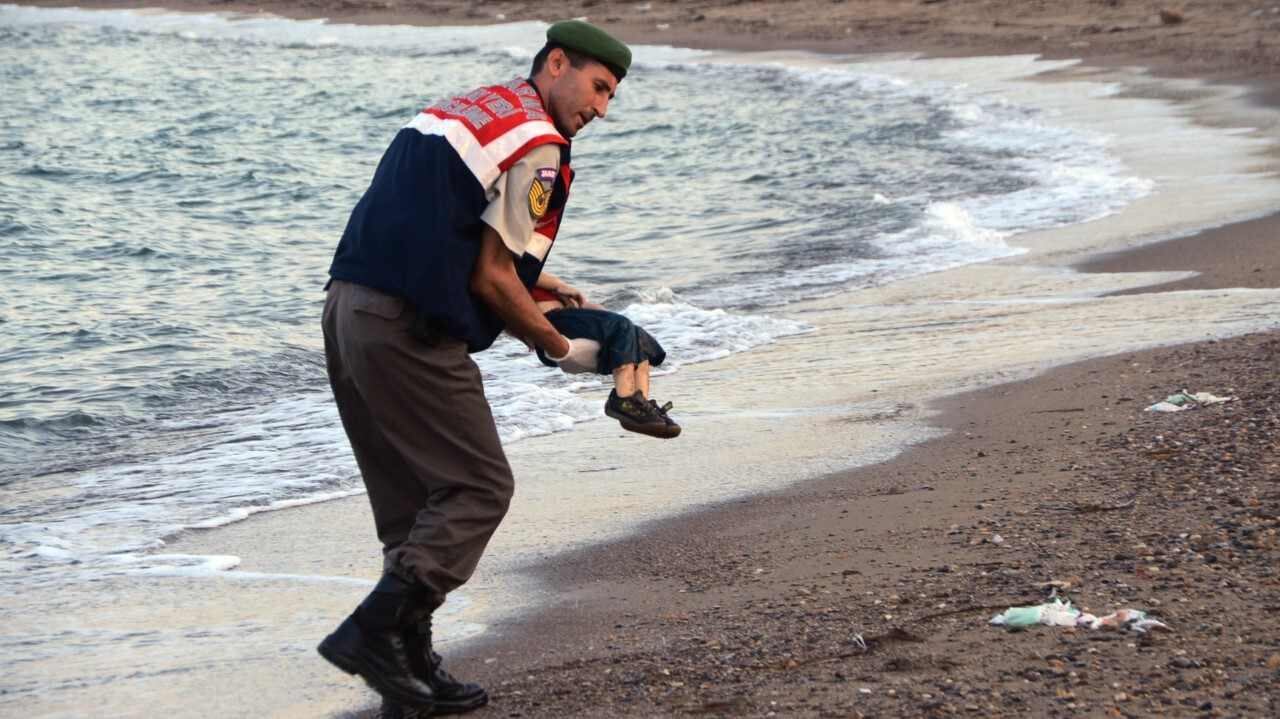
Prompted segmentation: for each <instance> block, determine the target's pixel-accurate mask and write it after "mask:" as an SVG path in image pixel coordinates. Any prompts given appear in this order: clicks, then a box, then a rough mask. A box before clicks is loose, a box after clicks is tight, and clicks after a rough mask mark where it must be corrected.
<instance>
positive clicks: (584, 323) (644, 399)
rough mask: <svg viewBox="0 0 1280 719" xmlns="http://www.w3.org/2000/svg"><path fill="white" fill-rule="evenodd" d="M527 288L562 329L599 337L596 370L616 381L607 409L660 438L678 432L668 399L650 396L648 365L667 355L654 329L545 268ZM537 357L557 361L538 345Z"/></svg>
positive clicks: (626, 424) (625, 426) (629, 424)
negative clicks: (595, 300) (600, 302)
mask: <svg viewBox="0 0 1280 719" xmlns="http://www.w3.org/2000/svg"><path fill="white" fill-rule="evenodd" d="M530 293H531V294H532V295H533V299H534V301H536V302H537V303H538V309H540V310H542V311H543V313H544V315H545V316H546V318H547V321H548V322H550V323H551V325H552V326H553V327H555V328H556V329H557V330H559V331H560V334H562V335H564V336H565V337H568V338H569V339H582V338H585V339H591V340H595V341H596V342H599V343H600V354H599V358H598V366H597V368H596V372H597V373H598V374H607V375H613V384H614V389H613V391H612V392H610V393H609V399H608V401H606V402H605V405H604V412H605V414H607V415H608V416H610V417H612V418H614V419H616V420H618V421H619V422H620V423H621V424H622V428H623V429H626V430H628V431H631V432H639V433H641V434H647V435H650V436H653V437H661V438H664V439H669V438H671V437H675V436H677V435H679V434H680V425H679V424H676V422H675V420H673V419H671V417H669V416H668V415H667V411H668V410H669V409H671V403H669V402H668V403H667V404H665V405H659V404H658V403H657V402H655V401H654V400H652V399H650V398H649V371H650V368H652V367H656V366H658V365H660V364H662V362H663V360H665V359H666V358H667V353H666V352H665V351H664V350H663V349H662V345H660V344H658V341H657V340H656V339H654V338H653V336H652V335H650V334H649V333H648V332H646V331H644V329H643V328H641V327H639V326H637V325H635V324H634V323H632V322H631V320H629V319H627V318H626V317H625V316H623V315H620V314H618V313H616V312H610V311H608V310H606V309H604V308H603V307H601V306H600V305H596V304H592V303H589V302H586V298H585V297H583V295H582V293H581V292H579V291H578V290H577V289H575V288H573V287H572V286H571V285H569V284H566V283H565V282H564V281H563V280H561V279H560V278H559V277H556V276H555V275H553V274H551V273H550V272H546V271H545V270H544V271H543V273H542V275H541V276H540V277H539V278H538V282H537V285H536V286H535V287H534V288H533V289H532V290H531V291H530ZM538 359H540V360H542V363H543V364H546V365H548V366H551V367H555V366H556V364H555V362H552V361H551V360H549V359H547V357H546V356H545V355H544V354H543V353H542V352H541V351H539V352H538Z"/></svg>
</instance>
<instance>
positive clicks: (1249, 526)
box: [452, 330, 1280, 717]
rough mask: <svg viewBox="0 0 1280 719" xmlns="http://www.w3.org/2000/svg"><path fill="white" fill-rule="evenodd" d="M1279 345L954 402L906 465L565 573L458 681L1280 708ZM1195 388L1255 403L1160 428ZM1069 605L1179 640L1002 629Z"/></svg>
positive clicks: (1022, 708)
mask: <svg viewBox="0 0 1280 719" xmlns="http://www.w3.org/2000/svg"><path fill="white" fill-rule="evenodd" d="M1277 353H1280V330H1271V331H1269V332H1265V333H1258V334H1251V335H1245V336H1241V337H1235V338H1232V339H1228V340H1220V341H1209V342H1201V343H1190V344H1183V345H1177V346H1173V347H1163V348H1158V349H1153V350H1145V351H1140V352H1128V353H1122V354H1120V355H1114V356H1108V357H1101V358H1094V359H1090V360H1086V361H1083V362H1079V363H1075V364H1071V365H1067V366H1062V367H1058V368H1054V369H1052V370H1050V371H1048V372H1046V373H1043V374H1040V375H1037V376H1036V377H1034V378H1032V379H1030V380H1025V381H1019V382H1013V383H1009V384H1001V385H996V386H994V387H988V388H985V389H981V390H977V391H974V392H968V393H964V394H960V395H955V396H952V397H948V398H946V399H943V400H941V401H939V402H937V403H935V406H936V407H937V408H938V409H939V410H940V411H941V414H940V415H939V416H938V418H937V419H936V421H935V424H936V425H937V426H941V427H944V428H946V429H947V430H948V432H947V434H946V435H945V436H943V437H940V438H937V439H934V440H929V441H927V442H924V443H922V444H919V445H917V446H914V447H912V448H910V449H908V450H907V451H905V452H903V453H902V454H901V455H899V456H898V457H896V458H895V459H893V460H890V461H888V462H885V463H881V464H877V465H872V466H868V467H862V468H858V469H854V470H851V471H847V472H838V473H835V474H833V475H829V476H826V477H822V478H818V479H813V480H808V481H805V482H802V483H799V484H797V485H795V486H793V487H791V488H788V489H785V490H782V491H779V492H773V493H768V494H765V495H758V496H756V497H753V498H751V499H750V500H743V501H739V502H730V503H726V504H725V505H722V506H720V507H717V508H713V509H709V510H705V511H700V512H696V513H693V514H691V515H687V516H682V517H677V518H673V519H671V520H668V521H665V522H662V523H659V524H657V525H656V526H651V527H649V528H648V529H647V530H646V531H644V532H642V533H641V534H639V535H636V536H634V537H631V538H628V539H625V540H621V541H617V542H612V543H609V544H607V545H603V546H600V547H594V548H591V549H587V550H583V551H580V552H574V553H572V554H569V555H566V556H564V557H561V558H559V559H558V560H557V561H555V562H554V563H552V564H550V565H549V566H547V567H545V568H544V569H543V570H542V572H541V574H542V577H543V579H544V581H546V582H548V583H549V584H552V585H554V586H556V587H558V588H559V594H560V596H561V600H560V602H559V603H558V604H557V605H555V606H552V607H548V608H546V609H544V610H543V611H540V612H537V613H535V614H533V615H531V616H525V617H522V618H521V619H520V620H519V621H517V622H511V623H507V624H503V625H499V626H495V627H491V628H490V630H489V632H488V633H487V634H486V635H485V636H483V637H480V638H479V639H477V640H476V641H475V642H473V643H472V644H470V645H468V646H467V647H465V649H464V651H462V652H461V653H458V654H456V655H455V656H454V657H453V658H452V661H454V662H456V663H455V664H454V665H453V666H454V667H455V668H456V670H457V671H458V672H460V673H462V674H463V675H465V676H468V677H469V678H471V679H473V680H478V681H481V682H482V683H487V684H488V685H489V686H490V687H491V689H494V688H496V689H497V691H496V692H494V693H495V695H498V696H499V698H498V699H496V700H495V704H494V706H493V709H491V710H490V711H491V712H492V715H494V716H497V715H499V713H500V712H501V713H502V714H503V715H508V716H513V715H518V716H600V717H605V716H609V717H614V716H636V717H642V716H669V715H682V714H701V715H711V716H773V715H775V713H776V715H778V716H876V715H894V716H934V715H943V714H950V713H954V712H957V711H965V712H978V713H980V714H981V715H983V716H992V715H1017V716H1023V715H1027V714H1034V715H1048V714H1051V713H1055V712H1060V711H1067V712H1071V711H1104V712H1106V713H1107V714H1108V715H1114V716H1138V715H1145V714H1147V713H1155V712H1159V713H1172V714H1173V715H1184V714H1188V715H1189V714H1191V713H1193V712H1194V713H1196V714H1197V715H1200V714H1203V713H1205V712H1209V713H1211V715H1214V716H1216V715H1219V714H1221V713H1224V712H1225V715H1255V716H1260V715H1267V714H1270V713H1274V712H1275V709H1276V708H1277V706H1280V693H1277V692H1275V691H1274V683H1273V682H1274V673H1275V671H1276V670H1277V669H1278V668H1280V654H1277V650H1280V642H1277V641H1276V640H1275V639H1274V636H1271V637H1270V638H1268V636H1267V635H1269V634H1270V635H1273V634H1274V632H1269V631H1267V630H1268V628H1271V629H1274V627H1275V626H1276V624H1275V620H1274V618H1273V617H1271V616H1269V609H1268V608H1274V606H1273V603H1274V602H1275V601H1276V600H1277V599H1280V591H1278V590H1277V589H1276V581H1275V572H1274V570H1273V569H1272V567H1273V566H1275V564H1276V560H1277V559H1280V546H1278V544H1277V542H1276V540H1275V537H1276V527H1277V524H1278V523H1277V521H1276V520H1275V517H1276V514H1275V512H1276V510H1277V509H1280V493H1278V492H1276V490H1275V489H1274V487H1275V483H1276V482H1280V464H1277V462H1280V442H1277V440H1276V439H1275V437H1276V435H1275V434H1274V432H1275V431H1276V430H1277V429H1280V413H1278V412H1277V411H1276V409H1275V408H1274V406H1273V405H1274V403H1275V401H1276V399H1277V398H1280V386H1278V385H1277V383H1276V382H1275V381H1274V380H1273V379H1271V377H1272V376H1273V375H1272V370H1273V369H1274V366H1275V357H1276V356H1277ZM1196 382H1198V383H1199V384H1193V383H1196ZM1181 387H1187V388H1188V389H1190V390H1191V391H1201V390H1208V391H1213V392H1223V393H1228V394H1235V393H1241V396H1240V397H1239V399H1238V400H1236V402H1235V403H1227V404H1225V405H1219V406H1215V407H1206V408H1201V409H1199V410H1194V411H1190V412H1186V413H1181V414H1176V415H1167V414H1159V413H1143V412H1142V411H1141V410H1142V408H1143V407H1144V406H1146V405H1147V404H1150V403H1152V402H1155V401H1157V400H1159V399H1162V398H1163V396H1164V395H1165V394H1167V393H1169V392H1175V391H1178V388H1181ZM1251 392H1259V393H1258V394H1254V395H1253V396H1248V393H1251ZM1233 421H1234V422H1233ZM1233 424H1235V426H1234V427H1232V425H1233ZM1224 425H1225V427H1226V428H1225V429H1224ZM1241 425H1244V426H1241ZM1258 425H1261V426H1262V427H1269V428H1271V431H1272V434H1271V435H1270V436H1268V435H1267V434H1265V433H1263V434H1262V435H1261V436H1258V435H1254V436H1253V437H1252V438H1253V439H1255V440H1259V439H1260V440H1262V441H1261V442H1260V443H1259V445H1258V446H1246V445H1244V444H1243V442H1242V440H1247V439H1249V438H1250V437H1249V432H1250V431H1251V429H1253V428H1255V427H1257V426H1258ZM1242 432H1243V437H1242ZM1268 440H1269V441H1268ZM1224 450H1225V453H1223V454H1217V453H1218V452H1224ZM1181 463H1185V465H1184V466H1179V465H1180V464H1181ZM1144 464H1145V465H1147V466H1143V465H1144ZM1236 472H1239V473H1243V474H1235V473H1236ZM1224 487H1227V488H1229V491H1230V493H1231V495H1232V496H1231V497H1228V498H1226V499H1227V501H1226V502H1225V503H1224V502H1223V499H1224V498H1223V496H1222V495H1223V491H1224ZM1224 504H1225V506H1224ZM1223 509H1225V510H1226V511H1225V512H1223V511H1222V510H1223ZM1206 510H1207V511H1206ZM1215 540H1216V541H1215ZM1224 540H1225V541H1224ZM1219 585H1220V586H1221V587H1226V588H1228V590H1227V591H1225V592H1220V591H1219ZM1055 587H1056V588H1057V589H1059V590H1061V591H1062V592H1063V594H1064V595H1065V596H1068V597H1070V598H1071V599H1072V600H1073V601H1075V602H1076V604H1077V605H1078V606H1081V607H1082V608H1084V609H1085V610H1086V611H1092V612H1096V613H1099V614H1102V613H1105V612H1109V611H1112V610H1115V609H1119V608H1122V607H1125V608H1139V609H1144V610H1146V611H1148V612H1150V613H1152V614H1153V615H1154V616H1157V617H1159V618H1161V619H1162V620H1164V621H1165V622H1167V623H1169V624H1170V625H1171V626H1173V627H1174V629H1173V631H1172V632H1171V633H1157V634H1149V635H1141V636H1138V635H1132V634H1125V633H1120V632H1110V631H1100V632H1088V631H1085V630H1075V629H1055V628H1048V627H1039V628H1032V629H1030V630H1028V631H1026V632H1021V633H1006V632H1005V630H1003V629H998V628H994V627H990V626H987V623H986V622H987V619H988V618H989V617H990V616H992V615H993V614H997V613H999V612H1000V611H1001V610H1002V609H1003V608H1005V607H1008V606H1016V605H1025V604H1036V603H1039V602H1040V601H1044V600H1045V599H1046V598H1047V597H1048V595H1049V592H1050V591H1051V590H1052V589H1053V588H1055ZM1246 627H1247V628H1248V629H1246ZM1257 630H1260V634H1254V633H1253V632H1254V631H1257ZM855 635H858V636H861V637H862V638H863V639H864V640H866V642H867V644H868V648H866V649H863V648H861V647H860V646H859V645H857V644H856V642H855V641H854V640H853V639H852V638H853V637H854V636H855ZM1224 670H1226V671H1224ZM1228 672H1229V679H1228V678H1227V677H1226V675H1227V674H1228ZM568 687H574V688H575V689H574V690H572V691H570V690H568V689H567V688H568ZM1215 707H1216V708H1217V709H1216V710H1215Z"/></svg>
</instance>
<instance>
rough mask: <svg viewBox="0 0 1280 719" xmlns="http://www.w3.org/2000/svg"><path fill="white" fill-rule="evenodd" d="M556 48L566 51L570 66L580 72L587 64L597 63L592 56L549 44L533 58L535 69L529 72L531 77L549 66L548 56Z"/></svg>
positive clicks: (552, 43)
mask: <svg viewBox="0 0 1280 719" xmlns="http://www.w3.org/2000/svg"><path fill="white" fill-rule="evenodd" d="M556 48H560V49H561V50H564V54H565V57H567V58H569V64H570V65H572V66H573V67H576V68H578V69H579V70H581V69H582V67H583V66H584V65H586V64H587V63H589V62H594V61H595V58H593V57H591V56H590V55H584V54H582V53H580V52H578V51H577V50H570V49H569V48H567V47H565V46H564V45H561V44H559V43H555V42H549V43H547V44H546V45H543V46H542V49H541V50H539V51H538V54H537V55H534V56H533V69H531V70H529V77H533V76H534V75H537V74H538V71H540V70H542V66H543V65H545V64H547V56H548V55H550V54H551V51H552V50H554V49H556Z"/></svg>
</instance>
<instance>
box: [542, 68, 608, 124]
mask: <svg viewBox="0 0 1280 719" xmlns="http://www.w3.org/2000/svg"><path fill="white" fill-rule="evenodd" d="M547 72H548V73H549V74H550V75H551V83H550V87H549V88H548V91H547V112H549V113H551V121H552V122H553V123H555V126H556V129H557V130H559V131H560V134H562V135H564V136H565V137H573V136H574V135H576V134H578V131H579V130H581V129H582V128H583V127H586V125H587V123H588V122H591V121H592V120H594V119H595V118H597V117H604V116H605V113H606V112H608V111H609V101H610V100H612V99H613V93H614V90H616V89H617V87H618V81H617V80H616V79H615V78H614V77H613V73H612V72H609V68H607V67H605V66H604V65H602V64H600V63H598V62H596V61H594V60H588V61H587V62H586V63H584V64H583V65H582V67H580V68H579V67H574V66H573V65H571V64H570V63H569V58H568V57H567V56H566V55H565V54H564V51H563V50H560V49H559V48H557V49H555V50H552V51H551V54H550V55H549V56H548V57H547Z"/></svg>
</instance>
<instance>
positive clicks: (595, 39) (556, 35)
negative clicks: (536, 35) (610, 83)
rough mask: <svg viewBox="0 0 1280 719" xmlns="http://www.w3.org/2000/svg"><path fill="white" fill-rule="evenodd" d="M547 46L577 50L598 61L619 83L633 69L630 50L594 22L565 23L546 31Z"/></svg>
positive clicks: (562, 22)
mask: <svg viewBox="0 0 1280 719" xmlns="http://www.w3.org/2000/svg"><path fill="white" fill-rule="evenodd" d="M547 43H548V44H551V43H554V44H556V45H559V46H560V47H564V48H568V49H570V50H577V51H578V52H580V53H582V54H583V55H589V56H591V57H593V58H595V59H596V60H599V61H600V63H601V64H603V65H604V66H605V67H607V68H609V71H610V72H612V73H613V75H614V77H616V78H617V79H618V80H619V81H621V80H622V78H624V77H626V76H627V70H630V69H631V48H629V47H627V46H626V45H623V44H622V43H621V42H619V41H618V40H617V39H615V38H614V37H613V36H612V35H610V34H609V33H607V32H605V31H604V30H601V29H600V28H598V27H596V26H595V25H592V24H591V23H587V22H583V21H581V20H562V21H560V22H558V23H556V24H554V25H552V26H551V27H549V28H547Z"/></svg>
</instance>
